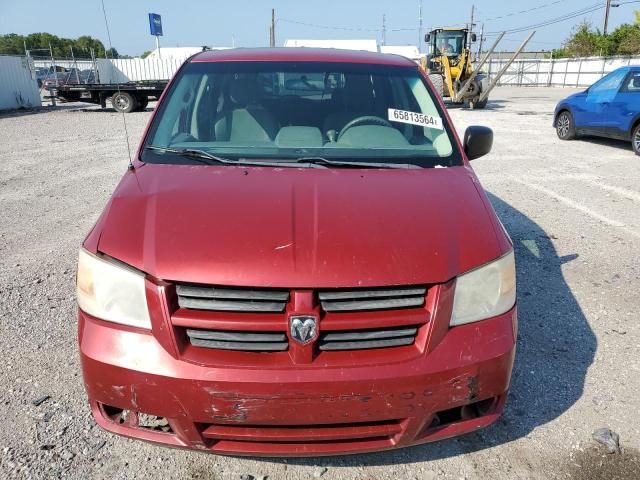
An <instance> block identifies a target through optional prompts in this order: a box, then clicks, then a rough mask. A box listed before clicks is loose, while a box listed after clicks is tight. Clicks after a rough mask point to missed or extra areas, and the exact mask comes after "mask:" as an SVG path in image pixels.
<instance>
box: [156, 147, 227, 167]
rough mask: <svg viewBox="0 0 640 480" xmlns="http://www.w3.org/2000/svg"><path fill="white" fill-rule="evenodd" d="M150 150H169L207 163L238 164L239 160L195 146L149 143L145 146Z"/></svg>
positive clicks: (168, 151)
mask: <svg viewBox="0 0 640 480" xmlns="http://www.w3.org/2000/svg"><path fill="white" fill-rule="evenodd" d="M144 148H146V149H149V150H156V151H158V152H167V153H173V154H175V155H180V156H181V157H189V158H193V159H194V160H199V161H200V162H202V163H206V164H207V165H216V164H220V163H222V164H225V165H237V164H238V161H237V160H231V159H229V158H224V157H219V156H217V155H213V154H211V153H209V152H205V151H204V150H197V149H193V148H170V147H159V146H157V145H147V146H146V147H144Z"/></svg>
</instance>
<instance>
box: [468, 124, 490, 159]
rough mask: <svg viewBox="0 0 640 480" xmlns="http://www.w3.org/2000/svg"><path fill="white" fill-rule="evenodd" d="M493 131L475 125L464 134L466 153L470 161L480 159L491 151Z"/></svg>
mask: <svg viewBox="0 0 640 480" xmlns="http://www.w3.org/2000/svg"><path fill="white" fill-rule="evenodd" d="M492 146H493V130H491V129H490V128H488V127H481V126H478V125H473V126H471V127H469V128H467V131H466V132H464V151H465V153H466V154H467V158H468V159H469V160H475V159H476V158H480V157H482V156H484V155H486V154H487V153H489V152H490V151H491V147H492Z"/></svg>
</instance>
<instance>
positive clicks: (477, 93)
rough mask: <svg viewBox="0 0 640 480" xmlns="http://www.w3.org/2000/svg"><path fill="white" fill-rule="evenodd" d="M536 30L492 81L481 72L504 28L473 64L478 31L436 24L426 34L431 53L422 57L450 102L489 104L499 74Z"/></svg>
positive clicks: (441, 91)
mask: <svg viewBox="0 0 640 480" xmlns="http://www.w3.org/2000/svg"><path fill="white" fill-rule="evenodd" d="M535 33H536V32H535V31H533V32H531V33H530V34H529V35H528V36H527V38H526V39H525V40H524V42H522V44H521V45H520V47H519V48H518V49H517V50H516V51H515V52H514V53H513V55H512V56H511V58H509V60H508V61H507V62H506V63H505V64H504V65H503V66H502V69H501V70H500V71H499V72H498V73H497V74H495V75H491V77H492V78H491V81H489V78H487V76H486V75H484V74H482V73H480V71H481V69H482V67H483V66H484V64H485V63H486V62H487V61H488V60H489V57H490V56H491V54H492V53H493V51H494V50H495V49H496V47H497V46H498V43H500V40H502V37H504V35H505V32H502V33H501V34H499V35H498V37H497V38H496V40H495V42H494V44H493V46H492V47H491V48H490V49H489V51H488V52H487V53H486V54H485V55H484V57H483V58H482V60H480V62H478V63H477V64H476V66H475V67H474V66H473V64H472V58H471V44H472V43H473V42H475V41H476V35H475V33H470V32H469V30H468V29H466V28H437V29H435V30H432V31H431V32H430V33H427V34H426V35H425V37H424V39H425V41H426V42H427V44H428V45H429V50H428V54H427V56H426V57H424V58H423V60H422V67H423V68H424V69H425V71H426V72H427V74H428V75H429V79H430V80H431V82H432V83H433V84H434V86H435V87H436V90H438V91H439V92H440V95H442V97H443V98H446V97H448V98H450V99H451V102H453V103H458V104H465V105H467V106H468V107H469V108H471V109H474V108H484V107H486V106H487V101H488V99H489V93H491V90H493V88H494V87H495V86H496V85H497V84H498V81H499V80H500V78H501V77H502V76H503V75H504V74H505V73H506V72H507V69H508V68H509V66H510V65H511V64H512V63H513V62H514V60H515V59H516V58H517V57H518V55H520V53H521V52H522V51H523V50H524V48H525V47H526V46H527V43H529V40H531V38H532V37H533V35H534V34H535Z"/></svg>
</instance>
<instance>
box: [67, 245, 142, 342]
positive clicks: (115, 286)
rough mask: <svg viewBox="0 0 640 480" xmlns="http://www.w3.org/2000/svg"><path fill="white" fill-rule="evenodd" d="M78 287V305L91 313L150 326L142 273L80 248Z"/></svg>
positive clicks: (111, 320)
mask: <svg viewBox="0 0 640 480" xmlns="http://www.w3.org/2000/svg"><path fill="white" fill-rule="evenodd" d="M76 290H77V295H78V306H79V307H80V308H81V309H82V310H84V311H85V312H87V313H88V314H89V315H92V316H94V317H96V318H100V319H102V320H107V321H109V322H115V323H122V324H123V325H130V326H132V327H140V328H148V329H150V328H151V320H150V319H149V309H148V308H147V297H146V295H145V287H144V275H143V274H142V273H140V272H138V271H136V270H134V269H132V268H128V267H126V266H125V265H120V264H117V263H115V262H110V261H107V260H103V259H101V258H98V257H96V256H95V255H92V254H90V253H89V252H87V251H86V250H80V255H79V257H78V280H77V289H76Z"/></svg>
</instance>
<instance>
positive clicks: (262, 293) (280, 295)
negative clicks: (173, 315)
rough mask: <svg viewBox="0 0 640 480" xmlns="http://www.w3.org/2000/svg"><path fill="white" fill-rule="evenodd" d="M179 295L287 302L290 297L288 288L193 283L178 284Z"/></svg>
mask: <svg viewBox="0 0 640 480" xmlns="http://www.w3.org/2000/svg"><path fill="white" fill-rule="evenodd" d="M177 291H178V295H182V296H185V297H198V298H225V299H241V300H275V301H281V302H285V301H287V300H288V298H289V292H288V291H287V290H255V289H240V288H238V289H234V288H220V287H198V286H193V285H178V286H177Z"/></svg>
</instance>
